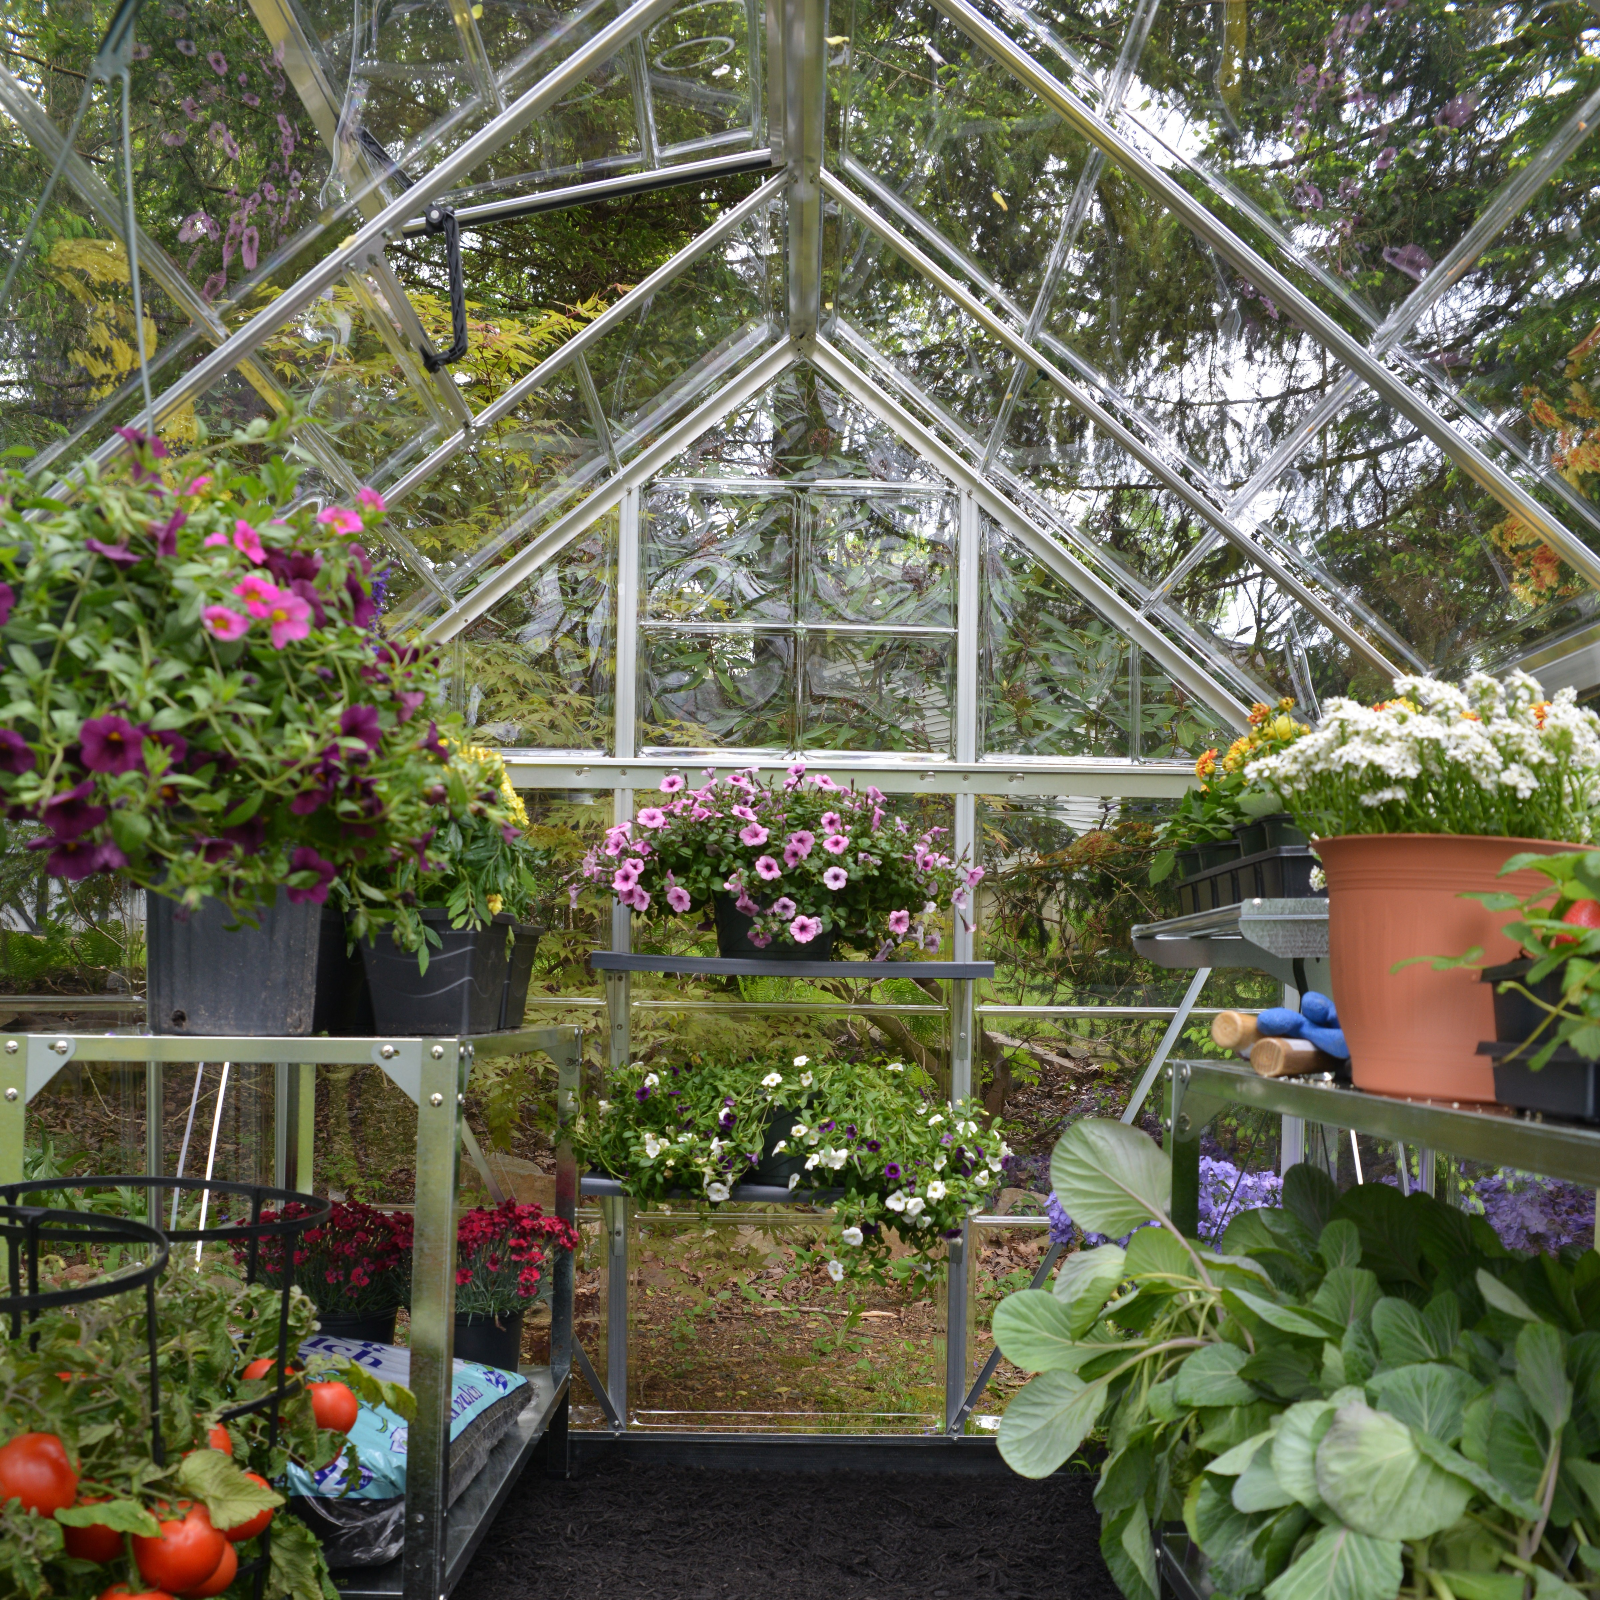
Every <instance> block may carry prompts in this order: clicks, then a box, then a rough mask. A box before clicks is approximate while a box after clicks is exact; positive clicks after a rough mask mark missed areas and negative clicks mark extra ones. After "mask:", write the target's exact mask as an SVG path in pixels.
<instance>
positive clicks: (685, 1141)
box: [678, 1133, 694, 1144]
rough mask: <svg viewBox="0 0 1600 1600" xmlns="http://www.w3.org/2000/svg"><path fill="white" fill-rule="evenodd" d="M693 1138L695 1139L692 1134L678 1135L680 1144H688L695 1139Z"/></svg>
mask: <svg viewBox="0 0 1600 1600" xmlns="http://www.w3.org/2000/svg"><path fill="white" fill-rule="evenodd" d="M693 1138H694V1135H693V1134H692V1133H680V1134H679V1135H678V1143H679V1144H688V1143H689V1141H690V1140H691V1139H693Z"/></svg>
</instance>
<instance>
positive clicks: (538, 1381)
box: [333, 1367, 567, 1600]
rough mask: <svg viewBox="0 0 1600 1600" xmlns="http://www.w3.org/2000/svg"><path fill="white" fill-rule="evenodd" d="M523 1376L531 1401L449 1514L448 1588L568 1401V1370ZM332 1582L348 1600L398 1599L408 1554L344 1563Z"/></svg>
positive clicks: (545, 1369) (456, 1580)
mask: <svg viewBox="0 0 1600 1600" xmlns="http://www.w3.org/2000/svg"><path fill="white" fill-rule="evenodd" d="M524 1376H525V1377H526V1378H527V1380H528V1386H529V1388H530V1390H531V1391H532V1393H531V1396H530V1399H529V1401H528V1404H527V1405H526V1406H525V1407H524V1408H523V1410H522V1412H521V1414H520V1415H519V1416H518V1418H517V1420H516V1421H515V1422H514V1423H512V1425H511V1426H510V1427H509V1428H508V1429H507V1430H506V1432H505V1434H504V1435H503V1436H502V1437H501V1438H500V1440H499V1441H498V1443H496V1445H495V1447H494V1449H493V1450H491V1451H490V1452H489V1458H488V1460H487V1461H485V1462H484V1464H483V1466H482V1467H481V1468H480V1469H479V1471H478V1475H477V1476H476V1477H475V1478H474V1479H473V1480H472V1482H471V1483H469V1484H468V1485H467V1487H466V1488H465V1489H463V1490H462V1491H461V1496H460V1498H459V1499H458V1500H457V1501H456V1502H455V1504H454V1505H452V1506H451V1507H450V1509H449V1510H448V1511H447V1512H446V1513H445V1518H444V1586H445V1591H446V1593H448V1592H449V1591H450V1590H451V1589H453V1588H454V1587H455V1586H456V1584H457V1583H459V1582H460V1581H461V1577H462V1574H463V1573H465V1572H466V1570H467V1565H468V1563H469V1562H470V1561H471V1560H472V1558H473V1556H474V1555H475V1554H476V1553H477V1549H478V1546H479V1545H480V1544H482V1542H483V1537H484V1535H485V1534H486V1533H487V1532H488V1531H489V1526H490V1524H491V1523H492V1522H493V1521H494V1519H495V1517H496V1515H497V1514H498V1513H499V1511H500V1508H501V1507H502V1506H503V1505H504V1504H505V1502H506V1497H507V1496H508V1495H509V1494H510V1493H511V1490H512V1487H513V1485H515V1483H516V1481H517V1479H518V1478H520V1477H521V1476H522V1469H523V1468H524V1467H526V1466H527V1464H528V1461H529V1459H530V1458H531V1457H532V1455H533V1452H534V1449H535V1447H536V1446H537V1445H538V1443H539V1441H540V1440H541V1439H542V1438H543V1437H544V1436H545V1434H546V1433H547V1432H548V1431H549V1430H550V1424H551V1422H552V1421H553V1420H554V1419H555V1417H556V1413H557V1412H558V1411H559V1410H560V1408H561V1407H562V1406H563V1405H564V1404H565V1403H566V1398H567V1375H566V1374H564V1373H563V1374H561V1375H560V1376H559V1377H557V1376H553V1375H552V1373H551V1371H550V1369H549V1368H548V1367H536V1368H534V1369H533V1370H532V1371H531V1372H527V1373H524ZM333 1585H334V1587H335V1588H336V1589H337V1590H338V1591H339V1593H340V1594H341V1595H345V1596H348V1597H349V1600H394V1597H396V1596H399V1595H403V1594H404V1593H405V1557H404V1556H396V1557H395V1559H394V1560H393V1561H390V1562H387V1563H386V1564H385V1565H383V1566H381V1567H354V1568H348V1567H347V1568H342V1569H341V1570H339V1571H336V1572H335V1573H334V1574H333Z"/></svg>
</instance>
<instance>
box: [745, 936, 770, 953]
mask: <svg viewBox="0 0 1600 1600" xmlns="http://www.w3.org/2000/svg"><path fill="white" fill-rule="evenodd" d="M750 943H751V944H753V945H754V946H755V947H756V949H757V950H765V949H766V948H767V946H768V945H769V944H771V943H772V935H771V934H770V933H752V934H751V935H750Z"/></svg>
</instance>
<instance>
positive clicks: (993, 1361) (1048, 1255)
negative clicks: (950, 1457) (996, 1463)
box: [945, 1244, 1062, 1439]
mask: <svg viewBox="0 0 1600 1600" xmlns="http://www.w3.org/2000/svg"><path fill="white" fill-rule="evenodd" d="M1061 1248H1062V1247H1061V1246H1060V1245H1058V1244H1053V1245H1051V1246H1050V1248H1049V1249H1048V1250H1046V1251H1045V1253H1044V1260H1043V1261H1041V1262H1040V1263H1039V1270H1038V1271H1037V1272H1035V1273H1034V1275H1033V1282H1032V1283H1030V1284H1029V1285H1028V1287H1029V1288H1030V1289H1042V1288H1043V1287H1044V1283H1045V1279H1046V1278H1048V1277H1049V1276H1050V1269H1051V1268H1052V1267H1053V1266H1054V1265H1055V1264H1056V1262H1057V1261H1059V1260H1060V1259H1061ZM999 1365H1000V1347H999V1346H998V1345H996V1346H995V1348H994V1349H993V1350H991V1351H990V1352H989V1359H988V1360H987V1361H985V1362H984V1364H983V1370H982V1371H981V1372H980V1373H979V1374H978V1377H977V1381H976V1382H975V1383H974V1384H973V1385H972V1387H971V1388H970V1389H969V1390H967V1398H966V1399H965V1400H963V1401H962V1402H961V1405H960V1407H959V1408H958V1409H957V1411H956V1414H955V1415H954V1416H953V1417H952V1418H951V1419H950V1426H949V1427H948V1428H946V1429H945V1434H946V1436H947V1437H948V1438H951V1439H957V1438H959V1437H960V1436H961V1431H962V1429H963V1428H965V1427H966V1425H967V1418H968V1417H969V1416H970V1415H971V1414H972V1408H973V1407H974V1406H975V1405H977V1403H978V1401H979V1400H980V1399H981V1398H982V1397H983V1391H984V1390H985V1389H987V1388H988V1387H989V1380H990V1379H991V1378H992V1377H993V1376H994V1374H995V1369H996V1368H997V1367H998V1366H999Z"/></svg>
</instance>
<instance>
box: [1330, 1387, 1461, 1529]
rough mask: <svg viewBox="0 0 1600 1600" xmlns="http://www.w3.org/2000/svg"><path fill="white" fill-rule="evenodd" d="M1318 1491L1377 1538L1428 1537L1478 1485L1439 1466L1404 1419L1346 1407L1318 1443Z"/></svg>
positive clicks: (1353, 1524)
mask: <svg viewBox="0 0 1600 1600" xmlns="http://www.w3.org/2000/svg"><path fill="white" fill-rule="evenodd" d="M1316 1471H1317V1492H1318V1493H1319V1494H1320V1495H1321V1496H1322V1498H1323V1500H1324V1501H1326V1502H1327V1504H1328V1507H1329V1509H1330V1510H1332V1511H1333V1512H1334V1513H1335V1515H1337V1516H1338V1517H1339V1518H1340V1520H1341V1521H1343V1522H1344V1523H1346V1524H1347V1525H1348V1526H1350V1527H1352V1528H1354V1529H1355V1530H1356V1531H1357V1532H1358V1533H1365V1534H1367V1535H1369V1536H1370V1537H1372V1538H1374V1539H1425V1538H1427V1537H1428V1536H1429V1535H1430V1534H1435V1533H1438V1532H1440V1531H1442V1530H1443V1529H1445V1528H1448V1527H1449V1526H1450V1525H1451V1524H1452V1523H1454V1522H1455V1521H1456V1520H1457V1519H1458V1518H1459V1517H1460V1516H1461V1514H1462V1512H1463V1511H1465V1510H1466V1508H1467V1502H1468V1500H1469V1499H1470V1498H1471V1495H1472V1486H1471V1485H1470V1484H1469V1483H1467V1482H1466V1480H1465V1479H1462V1478H1458V1477H1456V1476H1455V1475H1454V1474H1452V1473H1448V1472H1445V1471H1444V1470H1443V1469H1442V1468H1440V1467H1438V1466H1436V1465H1434V1463H1433V1462H1432V1461H1430V1460H1429V1459H1428V1458H1427V1457H1426V1456H1424V1455H1423V1453H1422V1452H1421V1451H1420V1450H1419V1449H1418V1448H1417V1446H1416V1443H1415V1442H1414V1441H1413V1439H1412V1437H1411V1430H1410V1429H1409V1428H1408V1427H1407V1426H1406V1425H1405V1423H1403V1422H1401V1421H1400V1420H1399V1419H1398V1418H1397V1417H1391V1416H1388V1415H1387V1414H1386V1413H1384V1412H1381V1411H1373V1410H1372V1409H1370V1408H1369V1407H1368V1406H1365V1405H1361V1404H1355V1405H1348V1406H1342V1407H1341V1408H1340V1409H1339V1411H1338V1413H1337V1415H1336V1416H1335V1417H1334V1420H1333V1425H1332V1426H1331V1427H1330V1428H1329V1429H1328V1431H1327V1434H1326V1435H1325V1436H1324V1438H1323V1440H1322V1443H1321V1444H1320V1445H1319V1446H1318V1447H1317V1468H1316Z"/></svg>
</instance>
